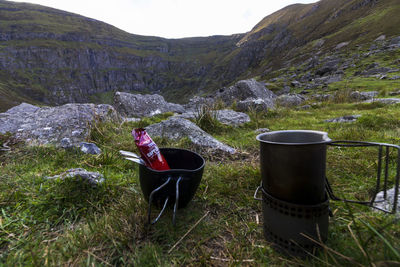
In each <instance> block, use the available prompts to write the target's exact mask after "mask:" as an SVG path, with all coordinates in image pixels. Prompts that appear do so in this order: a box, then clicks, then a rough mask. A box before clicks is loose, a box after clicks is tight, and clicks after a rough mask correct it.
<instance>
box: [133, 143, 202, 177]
mask: <svg viewBox="0 0 400 267" xmlns="http://www.w3.org/2000/svg"><path fill="white" fill-rule="evenodd" d="M163 149H170V150H180V151H187V152H190V153H193V154H195V155H196V156H198V157H199V158H201V159H202V160H203V163H202V164H201V166H200V167H198V168H197V169H193V170H188V169H169V170H165V171H159V170H154V169H151V168H149V167H147V166H145V165H140V166H139V167H143V168H145V169H147V170H149V171H151V172H155V173H164V174H169V173H176V172H180V173H192V172H196V171H199V170H201V169H202V168H204V165H205V164H206V161H205V160H204V158H203V157H202V156H201V155H200V154H199V153H196V152H194V151H191V150H188V149H183V148H174V147H160V150H161V151H162V150H163Z"/></svg>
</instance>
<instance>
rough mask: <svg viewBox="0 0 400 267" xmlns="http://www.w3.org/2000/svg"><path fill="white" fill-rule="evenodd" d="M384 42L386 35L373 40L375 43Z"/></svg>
mask: <svg viewBox="0 0 400 267" xmlns="http://www.w3.org/2000/svg"><path fill="white" fill-rule="evenodd" d="M385 40H386V35H384V34H382V35H380V36H379V37H378V38H376V39H375V42H381V41H385Z"/></svg>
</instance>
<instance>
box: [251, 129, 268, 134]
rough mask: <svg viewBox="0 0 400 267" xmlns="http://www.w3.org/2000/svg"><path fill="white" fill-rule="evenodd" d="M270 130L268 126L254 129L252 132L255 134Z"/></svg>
mask: <svg viewBox="0 0 400 267" xmlns="http://www.w3.org/2000/svg"><path fill="white" fill-rule="evenodd" d="M270 131H271V130H270V129H268V128H259V129H256V130H254V132H255V133H256V134H262V133H268V132H270Z"/></svg>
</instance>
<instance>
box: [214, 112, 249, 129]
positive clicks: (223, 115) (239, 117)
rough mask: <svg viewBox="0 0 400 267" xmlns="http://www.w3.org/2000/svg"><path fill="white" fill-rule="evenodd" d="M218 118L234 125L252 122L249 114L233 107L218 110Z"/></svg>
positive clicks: (224, 122)
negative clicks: (234, 109)
mask: <svg viewBox="0 0 400 267" xmlns="http://www.w3.org/2000/svg"><path fill="white" fill-rule="evenodd" d="M216 118H217V120H218V121H220V122H221V123H223V124H226V125H232V126H239V125H242V124H245V123H247V122H250V117H249V115H247V114H246V113H242V112H236V111H233V110H231V109H223V110H217V111H216Z"/></svg>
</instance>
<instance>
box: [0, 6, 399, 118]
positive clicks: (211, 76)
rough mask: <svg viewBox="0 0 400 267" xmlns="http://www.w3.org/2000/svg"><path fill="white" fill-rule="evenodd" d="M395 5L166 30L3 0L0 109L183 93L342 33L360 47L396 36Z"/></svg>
mask: <svg viewBox="0 0 400 267" xmlns="http://www.w3.org/2000/svg"><path fill="white" fill-rule="evenodd" d="M398 14H400V3H399V1H397V0H385V1H383V0H351V1H345V0H322V1H319V2H317V3H314V4H307V5H303V4H296V5H291V6H288V7H286V8H283V9H282V10H279V11H277V12H275V13H273V14H271V15H269V16H267V17H265V18H264V19H263V20H262V21H260V22H259V23H258V24H257V25H256V26H255V27H254V28H253V29H252V30H251V31H249V32H248V33H246V34H237V35H232V36H211V37H201V38H200V37H199V38H184V39H164V38H159V37H151V36H140V35H134V34H129V33H126V32H124V31H121V30H119V29H117V28H115V27H113V26H110V25H108V24H106V23H103V22H100V21H97V20H94V19H90V18H86V17H83V16H79V15H76V14H72V13H68V12H64V11H61V10H56V9H52V8H47V7H43V6H39V5H31V4H23V3H13V2H9V1H0V67H1V71H0V96H1V98H0V111H4V110H6V109H7V108H9V107H11V106H13V105H15V104H17V103H19V102H21V101H25V102H31V103H45V104H53V105H54V104H63V103H67V102H106V103H109V102H110V101H111V99H112V95H113V92H115V91H128V92H138V93H158V94H161V95H163V96H165V97H166V99H167V100H170V101H174V102H185V101H187V100H188V99H189V98H190V97H191V96H193V95H195V94H200V95H202V94H203V95H204V94H208V93H212V92H213V91H215V90H216V89H219V88H221V87H223V86H227V85H230V84H232V83H233V82H235V81H237V80H240V79H245V78H252V77H258V79H259V80H266V79H271V78H274V77H277V76H279V75H280V73H282V72H284V71H285V70H284V69H285V68H290V67H291V66H292V65H293V64H299V63H302V62H304V61H305V60H309V59H310V58H311V57H313V56H315V55H318V56H319V57H323V56H324V55H329V54H330V53H331V52H332V51H333V50H334V48H335V47H336V46H337V45H338V44H341V43H344V44H345V46H346V47H345V49H346V50H349V51H350V52H349V53H355V52H354V51H353V50H351V49H355V48H356V47H357V46H360V45H365V47H367V46H369V45H370V44H371V42H373V41H374V40H375V39H376V38H377V37H379V36H382V35H385V38H386V39H390V38H392V37H394V36H398V35H400V28H398V27H397V26H396V25H399V24H400V16H399V15H398ZM351 51H353V52H351ZM347 56H349V55H347ZM282 68H283V69H282ZM277 71H278V72H277ZM279 71H280V72H279ZM303 74H304V73H303ZM284 85H285V83H275V84H273V85H272V86H273V87H274V88H278V87H283V86H284Z"/></svg>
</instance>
